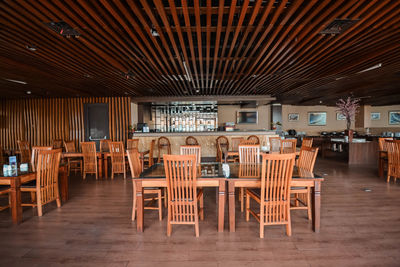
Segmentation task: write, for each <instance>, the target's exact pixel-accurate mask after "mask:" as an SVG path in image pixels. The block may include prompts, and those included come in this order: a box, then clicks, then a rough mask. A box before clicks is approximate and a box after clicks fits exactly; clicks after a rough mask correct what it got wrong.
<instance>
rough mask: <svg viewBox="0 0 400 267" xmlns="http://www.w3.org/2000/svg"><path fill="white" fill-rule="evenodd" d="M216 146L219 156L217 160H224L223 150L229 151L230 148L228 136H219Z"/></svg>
mask: <svg viewBox="0 0 400 267" xmlns="http://www.w3.org/2000/svg"><path fill="white" fill-rule="evenodd" d="M215 147H216V149H217V154H216V155H217V157H216V160H217V161H218V162H221V161H223V158H222V155H223V153H222V152H223V151H225V150H226V151H228V150H229V140H228V138H226V137H225V136H218V137H217V140H216V142H215Z"/></svg>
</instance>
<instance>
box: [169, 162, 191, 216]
mask: <svg viewBox="0 0 400 267" xmlns="http://www.w3.org/2000/svg"><path fill="white" fill-rule="evenodd" d="M164 168H165V175H166V178H167V190H168V211H169V212H170V216H171V217H170V220H171V221H174V222H175V223H176V222H185V223H187V222H195V216H196V215H197V185H196V178H197V177H196V175H197V172H196V168H197V167H196V156H195V155H184V156H182V155H164Z"/></svg>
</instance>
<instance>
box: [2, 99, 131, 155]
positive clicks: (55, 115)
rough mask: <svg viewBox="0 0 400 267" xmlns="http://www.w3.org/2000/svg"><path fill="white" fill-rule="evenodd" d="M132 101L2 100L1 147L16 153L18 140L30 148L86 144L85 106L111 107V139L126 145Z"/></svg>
mask: <svg viewBox="0 0 400 267" xmlns="http://www.w3.org/2000/svg"><path fill="white" fill-rule="evenodd" d="M130 101H131V100H130V98H129V97H85V98H50V99H19V100H0V119H1V122H0V144H1V146H2V147H3V148H4V149H10V150H16V149H18V147H17V141H18V140H27V141H29V143H30V144H31V146H43V145H51V144H52V140H53V139H63V140H75V142H76V143H75V144H76V146H77V147H79V143H80V142H82V141H84V139H85V135H84V132H85V131H84V108H83V105H84V104H85V103H108V104H109V130H110V137H109V138H111V139H112V140H115V141H123V142H124V143H125V142H126V139H127V138H128V136H127V135H128V131H127V129H128V128H127V127H128V125H129V123H130Z"/></svg>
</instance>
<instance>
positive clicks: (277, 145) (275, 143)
mask: <svg viewBox="0 0 400 267" xmlns="http://www.w3.org/2000/svg"><path fill="white" fill-rule="evenodd" d="M268 142H269V146H270V151H272V152H279V151H280V150H281V138H280V137H269V138H268Z"/></svg>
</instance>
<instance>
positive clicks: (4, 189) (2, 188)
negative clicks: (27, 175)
mask: <svg viewBox="0 0 400 267" xmlns="http://www.w3.org/2000/svg"><path fill="white" fill-rule="evenodd" d="M10 194H11V188H10V186H9V185H0V196H7V197H8V205H5V206H0V211H3V210H5V209H8V208H9V207H10V204H11V198H10V197H11V195H10Z"/></svg>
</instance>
